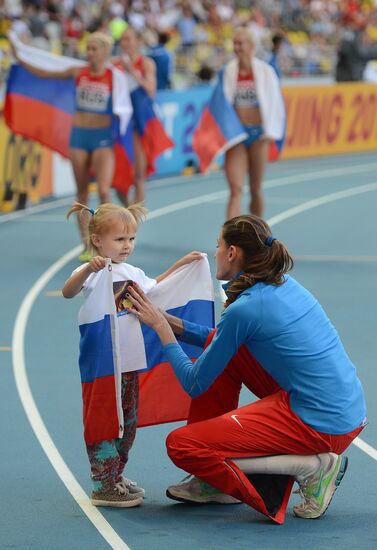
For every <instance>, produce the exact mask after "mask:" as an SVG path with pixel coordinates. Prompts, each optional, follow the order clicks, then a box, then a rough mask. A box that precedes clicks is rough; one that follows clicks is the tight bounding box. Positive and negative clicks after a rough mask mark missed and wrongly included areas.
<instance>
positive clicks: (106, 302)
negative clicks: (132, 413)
mask: <svg viewBox="0 0 377 550" xmlns="http://www.w3.org/2000/svg"><path fill="white" fill-rule="evenodd" d="M110 268H111V263H110V260H108V261H107V265H106V268H105V269H104V270H103V271H101V272H100V273H99V274H98V277H99V280H98V282H97V284H96V285H95V287H94V289H93V291H92V292H91V294H90V295H89V296H88V298H87V299H86V301H85V303H84V305H83V306H82V308H81V310H80V313H79V325H80V335H81V340H80V360H79V365H80V373H81V381H82V395H83V418H84V437H85V441H86V442H87V443H89V444H92V443H95V442H97V441H103V440H106V439H114V438H117V437H121V435H122V432H123V413H122V409H121V399H120V395H121V373H122V372H126V371H136V370H137V371H139V376H140V396H139V412H138V427H141V426H150V425H154V424H161V423H166V422H175V421H178V420H185V419H187V416H188V412H189V407H190V403H191V398H190V397H189V396H188V395H187V394H186V393H185V392H184V390H183V389H182V388H181V386H180V384H179V382H178V380H177V379H176V377H175V374H174V372H173V370H172V368H171V367H170V365H169V363H167V361H166V359H165V357H164V353H163V349H162V345H161V343H160V341H159V338H158V337H157V335H156V334H155V332H154V331H153V330H152V329H150V328H149V327H147V326H145V325H140V323H139V321H138V319H137V318H136V317H135V316H134V315H132V314H130V313H128V312H120V313H118V314H117V313H116V308H115V301H114V294H113V289H112V276H111V270H110ZM148 296H149V298H150V299H151V300H152V301H153V303H154V304H155V305H157V306H158V307H160V308H161V309H163V310H165V311H168V312H169V313H171V314H172V315H176V316H178V317H180V318H182V319H187V320H189V321H192V322H195V323H198V324H202V325H206V326H214V321H215V319H214V297H213V288H212V280H211V274H210V270H209V264H208V260H207V258H206V257H205V258H203V259H202V260H200V261H197V262H193V263H191V264H189V265H187V266H184V267H182V268H180V269H178V270H176V271H175V272H174V273H172V274H171V275H170V276H169V277H168V278H166V279H164V280H163V281H161V283H159V284H157V285H156V286H155V287H154V288H153V289H152V290H151V291H150V292H149V293H148ZM182 348H183V349H184V350H185V352H186V353H187V354H188V356H189V357H190V358H191V359H192V360H193V361H194V360H195V359H196V358H197V357H198V356H199V355H200V353H201V352H202V348H201V347H198V346H192V345H188V344H182Z"/></svg>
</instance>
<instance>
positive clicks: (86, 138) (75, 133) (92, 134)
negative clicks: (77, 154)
mask: <svg viewBox="0 0 377 550" xmlns="http://www.w3.org/2000/svg"><path fill="white" fill-rule="evenodd" d="M113 144H114V138H113V130H112V128H111V126H110V127H109V128H80V127H78V126H73V127H72V131H71V137H70V140H69V146H70V147H72V148H73V149H84V150H85V151H88V152H89V153H91V152H93V151H95V150H96V149H101V148H102V147H113Z"/></svg>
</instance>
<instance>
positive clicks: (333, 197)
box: [267, 182, 377, 227]
mask: <svg viewBox="0 0 377 550" xmlns="http://www.w3.org/2000/svg"><path fill="white" fill-rule="evenodd" d="M376 189H377V182H373V183H368V184H366V185H358V186H356V187H351V188H350V189H345V190H344V191H337V192H336V193H330V194H329V195H324V196H322V197H318V198H317V199H312V200H310V201H307V202H303V203H302V204H300V205H299V206H294V207H293V208H288V210H284V211H283V212H280V214H277V215H276V216H272V218H270V219H269V220H267V222H268V223H269V225H270V226H271V227H272V226H273V225H276V224H278V223H280V222H282V221H284V220H287V219H288V218H292V217H293V216H296V215H297V214H302V213H303V212H306V211H307V210H311V209H312V208H316V207H317V206H322V205H324V204H328V203H330V202H335V201H338V200H340V199H345V198H348V197H354V196H355V195H361V194H363V193H369V191H375V190H376Z"/></svg>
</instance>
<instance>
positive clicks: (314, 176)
mask: <svg viewBox="0 0 377 550" xmlns="http://www.w3.org/2000/svg"><path fill="white" fill-rule="evenodd" d="M376 169H377V163H370V164H356V165H355V166H350V167H345V168H333V169H331V168H330V169H326V170H318V171H316V172H312V173H310V174H304V175H302V174H296V175H294V176H284V177H281V178H275V179H271V180H266V181H265V182H264V188H265V189H273V188H274V187H280V186H282V185H284V186H285V185H294V184H296V183H304V182H308V181H316V180H320V179H326V178H331V177H333V178H336V177H338V176H344V175H349V174H360V173H363V172H374V171H375V170H376ZM222 174H223V173H222V172H216V173H214V174H209V175H205V176H203V175H202V174H193V175H192V176H177V177H176V178H172V180H171V181H170V180H169V181H168V182H167V181H166V179H165V180H164V179H162V180H155V182H153V181H151V182H149V183H150V184H151V186H150V190H151V191H152V190H153V189H154V188H158V187H165V186H166V187H167V186H169V185H174V184H177V183H183V182H185V183H188V182H189V181H192V180H196V179H200V178H201V179H204V180H211V181H212V180H215V179H216V178H217V177H219V176H221V175H222ZM333 181H334V180H333ZM203 183H204V182H203ZM330 183H332V182H331V181H330ZM221 193H222V194H221V195H220V196H218V197H217V198H215V199H214V200H217V199H219V198H223V197H224V196H226V195H227V193H228V191H227V190H226V191H222V192H221ZM72 200H74V197H73V196H72V195H71V196H70V197H65V198H62V199H57V200H54V201H53V202H51V203H47V204H39V205H37V206H30V207H28V208H26V209H25V210H21V211H17V212H10V213H9V214H2V215H0V224H1V223H5V222H8V221H15V220H18V219H20V218H23V217H26V216H32V215H33V214H37V213H39V212H45V211H48V210H52V209H54V208H59V207H61V206H68V205H69V204H71V202H72Z"/></svg>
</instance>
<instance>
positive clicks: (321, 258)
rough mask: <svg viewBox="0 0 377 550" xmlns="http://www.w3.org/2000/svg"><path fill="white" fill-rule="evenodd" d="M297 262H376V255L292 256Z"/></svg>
mask: <svg viewBox="0 0 377 550" xmlns="http://www.w3.org/2000/svg"><path fill="white" fill-rule="evenodd" d="M293 259H294V260H295V261H298V262H324V263H331V262H339V263H371V262H377V256H331V255H328V256H326V255H325V254H313V255H310V256H309V255H308V256H307V255H301V254H298V255H297V256H294V258H293Z"/></svg>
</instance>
